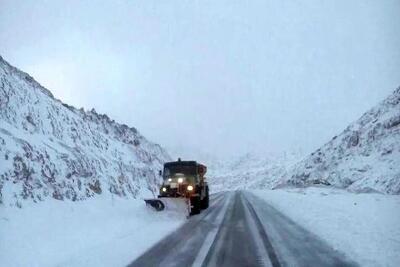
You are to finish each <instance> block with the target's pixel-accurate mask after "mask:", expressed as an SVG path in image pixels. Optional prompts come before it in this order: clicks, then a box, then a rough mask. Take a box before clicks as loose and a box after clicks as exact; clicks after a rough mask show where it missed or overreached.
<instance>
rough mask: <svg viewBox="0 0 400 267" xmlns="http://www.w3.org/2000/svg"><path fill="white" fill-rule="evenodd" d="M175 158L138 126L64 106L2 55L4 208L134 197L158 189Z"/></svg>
mask: <svg viewBox="0 0 400 267" xmlns="http://www.w3.org/2000/svg"><path fill="white" fill-rule="evenodd" d="M133 115H134V114H133ZM169 159H170V158H169V156H168V154H167V153H166V152H165V151H164V150H163V149H162V148H161V147H160V146H159V145H157V144H153V143H151V142H149V141H148V140H146V139H145V138H144V137H143V136H142V135H140V133H138V131H137V130H136V129H135V128H132V127H128V126H126V125H123V124H119V123H117V122H115V121H113V120H111V119H110V118H109V117H107V116H106V115H100V114H97V113H96V112H95V111H94V110H91V111H84V110H83V109H79V110H78V109H76V108H74V107H71V106H69V105H66V104H63V103H62V102H61V101H59V100H57V99H55V98H54V97H53V95H52V94H51V93H50V92H49V91H48V90H47V89H45V88H43V87H42V86H41V85H40V84H39V83H37V82H36V81H35V80H34V79H33V78H32V77H30V76H29V75H28V74H26V73H24V72H22V71H20V70H18V69H16V68H15V67H13V66H11V65H10V64H8V63H7V62H6V61H4V60H3V59H2V58H1V57H0V163H1V164H0V203H3V204H8V205H17V206H21V205H23V201H24V200H31V201H34V202H37V201H41V200H44V199H46V198H55V199H59V200H71V201H75V200H83V199H87V198H90V197H93V196H95V195H97V194H108V193H111V194H115V195H118V196H122V197H130V198H136V197H138V196H139V195H140V194H149V192H150V191H152V190H154V188H156V187H157V183H158V182H159V179H160V178H159V176H158V174H157V172H158V170H159V169H161V166H162V164H163V162H164V161H166V160H169Z"/></svg>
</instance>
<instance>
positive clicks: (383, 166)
mask: <svg viewBox="0 0 400 267" xmlns="http://www.w3.org/2000/svg"><path fill="white" fill-rule="evenodd" d="M290 174H291V175H290V176H289V178H287V177H283V181H282V182H281V185H294V186H308V185H311V184H325V185H332V186H335V187H340V188H346V189H348V190H350V191H354V192H374V191H377V192H381V193H387V194H400V87H399V88H397V89H396V90H395V91H394V92H393V94H391V95H390V96H389V97H388V98H386V99H385V100H384V101H382V102H381V103H379V104H378V105H377V106H376V107H374V108H372V109H371V110H369V111H368V112H366V113H365V114H364V115H363V116H362V117H361V118H360V119H359V120H357V121H356V122H354V123H352V124H351V125H350V126H348V127H347V128H346V129H345V130H344V131H343V132H342V133H341V134H340V135H338V136H335V137H333V138H332V140H331V141H330V142H328V143H327V144H325V145H324V146H323V147H321V148H320V149H318V150H317V151H315V152H314V153H312V154H311V155H310V156H309V157H308V158H306V159H304V160H303V161H301V162H300V163H298V164H296V165H295V167H294V168H293V169H292V170H291V171H290Z"/></svg>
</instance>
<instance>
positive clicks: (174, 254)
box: [129, 191, 357, 267]
mask: <svg viewBox="0 0 400 267" xmlns="http://www.w3.org/2000/svg"><path fill="white" fill-rule="evenodd" d="M135 266H140V267H142V266H229V267H235V266H273V267H278V266H307V267H312V266H343V267H345V266H357V265H356V264H355V263H353V262H351V261H350V260H348V259H346V258H345V257H344V255H342V254H341V253H340V252H338V251H336V250H334V249H332V248H331V247H329V246H328V245H327V244H326V243H325V242H323V241H322V240H321V239H319V238H318V237H317V236H315V235H314V234H312V233H310V232H308V231H307V230H305V229H304V228H302V227H301V226H299V225H298V224H296V223H295V222H293V221H292V220H291V219H289V218H287V217H286V216H285V215H283V214H282V213H280V212H278V211H277V210H276V209H274V208H273V207H272V206H270V205H268V204H267V203H266V202H264V201H263V200H261V199H259V198H257V197H256V196H254V195H253V194H251V193H249V192H244V191H236V192H225V193H219V194H216V195H212V196H211V200H210V207H209V209H207V210H205V211H203V212H202V213H201V214H200V215H196V216H193V217H191V218H190V219H189V220H188V222H187V223H185V224H184V225H183V226H181V227H180V228H179V229H177V230H176V231H175V232H173V233H171V234H170V235H169V236H167V237H166V238H164V239H163V240H161V241H160V242H159V243H157V244H156V245H155V246H153V247H152V248H151V249H149V250H148V251H147V252H145V253H144V254H143V255H141V256H140V257H139V258H137V259H136V260H135V261H134V262H132V263H131V264H130V265H129V267H135Z"/></svg>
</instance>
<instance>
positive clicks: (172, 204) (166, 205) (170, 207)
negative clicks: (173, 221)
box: [144, 197, 190, 215]
mask: <svg viewBox="0 0 400 267" xmlns="http://www.w3.org/2000/svg"><path fill="white" fill-rule="evenodd" d="M144 202H146V205H147V206H151V207H152V208H153V209H154V210H156V211H163V210H167V211H175V212H179V213H183V214H186V215H188V214H189V213H190V203H189V200H188V199H185V198H172V197H162V198H156V199H145V200H144Z"/></svg>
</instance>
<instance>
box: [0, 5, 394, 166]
mask: <svg viewBox="0 0 400 267" xmlns="http://www.w3.org/2000/svg"><path fill="white" fill-rule="evenodd" d="M399 14H400V1H399V0H392V1H385V0H382V1H375V0H371V1H366V0H365V1H364V0H363V1H359V0H353V1H348V0H341V1H336V0H335V1H334V0H332V1H325V0H324V1H322V0H321V1H283V0H276V1H232V0H230V1H228V0H226V1H210V0H203V1H200V0H190V1H189V0H181V1H178V0H174V1H168V0H157V1H155V0H145V1H107V2H106V1H104V2H103V1H14V0H10V1H8V0H0V54H1V55H2V56H3V57H4V58H5V59H6V60H7V61H9V62H10V63H11V64H13V65H15V66H17V67H18V68H20V69H22V70H24V71H26V72H28V73H30V74H31V75H32V76H33V77H34V78H35V79H36V80H38V81H39V82H40V83H41V84H43V85H44V86H45V87H47V88H48V89H50V90H51V91H52V92H53V93H54V95H55V96H56V97H57V98H60V99H61V100H62V101H63V102H66V103H68V104H72V105H75V106H76V107H81V106H83V107H84V108H86V109H90V108H92V107H94V108H95V109H96V110H97V111H99V112H101V113H107V114H108V115H109V116H110V117H112V118H114V119H116V120H118V121H120V122H122V123H126V124H128V125H131V126H135V127H137V128H138V129H139V130H140V131H141V132H142V134H143V135H145V136H146V137H148V138H149V139H151V140H153V141H155V142H158V143H160V144H161V145H163V146H165V147H167V148H172V150H173V151H178V152H181V153H182V154H184V155H189V156H191V157H192V158H195V157H196V156H198V155H199V153H208V154H212V155H218V156H231V155H235V154H240V153H244V152H247V151H258V152H261V153H265V154H269V153H273V152H278V153H279V152H282V151H287V150H293V149H299V148H301V149H302V150H303V151H304V152H311V150H313V149H316V148H318V147H319V146H320V145H322V144H323V143H325V142H326V141H328V140H329V139H330V138H331V137H332V136H333V135H335V134H338V133H339V132H341V131H342V130H343V129H344V128H345V127H346V126H347V125H348V124H349V123H350V122H352V121H354V120H355V119H357V118H358V117H359V116H361V115H362V113H364V112H365V111H366V110H367V109H369V108H370V107H372V106H373V105H375V104H376V103H377V102H379V101H380V100H382V99H383V98H384V97H386V96H387V95H388V94H390V93H391V92H392V91H393V90H394V89H395V88H396V87H398V86H399V85H400V16H399Z"/></svg>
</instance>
